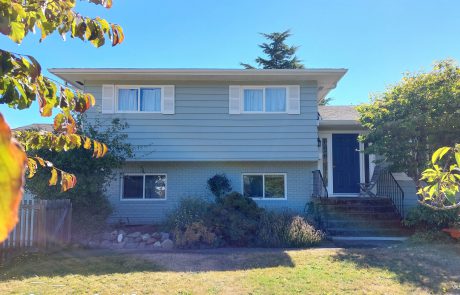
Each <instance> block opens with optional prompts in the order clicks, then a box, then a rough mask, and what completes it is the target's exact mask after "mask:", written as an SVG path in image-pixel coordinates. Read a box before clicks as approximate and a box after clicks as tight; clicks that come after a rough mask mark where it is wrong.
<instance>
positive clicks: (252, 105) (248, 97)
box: [228, 85, 300, 115]
mask: <svg viewBox="0 0 460 295" xmlns="http://www.w3.org/2000/svg"><path fill="white" fill-rule="evenodd" d="M228 109H229V114H257V113H259V114H270V113H271V114H292V115H298V114H300V86H299V85H287V86H281V85H276V86H268V85H267V86H260V85H258V86H252V85H251V86H250V85H230V87H229V102H228Z"/></svg>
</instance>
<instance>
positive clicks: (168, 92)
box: [163, 85, 175, 115]
mask: <svg viewBox="0 0 460 295" xmlns="http://www.w3.org/2000/svg"><path fill="white" fill-rule="evenodd" d="M174 96H175V95H174V85H169V86H165V87H163V114H168V115H173V114H174V110H175V104H174V99H175V98H174Z"/></svg>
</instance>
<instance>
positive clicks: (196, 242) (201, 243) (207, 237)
mask: <svg viewBox="0 0 460 295" xmlns="http://www.w3.org/2000/svg"><path fill="white" fill-rule="evenodd" d="M174 236H175V240H176V243H175V245H176V246H177V247H178V248H203V247H206V248H209V247H215V246H217V245H218V241H219V240H218V238H217V236H216V234H215V233H214V232H213V231H212V230H211V229H209V228H208V227H207V226H206V225H204V224H203V222H193V223H191V224H187V225H186V226H185V228H184V229H179V228H177V229H176V230H175V231H174Z"/></svg>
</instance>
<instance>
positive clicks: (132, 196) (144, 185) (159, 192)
mask: <svg viewBox="0 0 460 295" xmlns="http://www.w3.org/2000/svg"><path fill="white" fill-rule="evenodd" d="M122 199H124V200H144V199H145V200H164V199H166V174H126V175H123V189H122Z"/></svg>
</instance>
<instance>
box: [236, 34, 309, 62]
mask: <svg viewBox="0 0 460 295" xmlns="http://www.w3.org/2000/svg"><path fill="white" fill-rule="evenodd" d="M261 35H262V36H264V37H265V38H266V39H267V40H269V41H270V42H269V43H262V44H260V45H259V47H260V48H262V50H263V52H264V53H265V54H266V55H267V56H268V58H267V59H265V58H262V57H260V56H259V57H257V58H256V59H255V61H256V63H257V64H258V65H259V66H260V67H261V68H262V69H303V68H304V65H303V64H302V63H301V60H299V59H298V58H297V56H296V55H295V53H296V51H297V49H298V48H299V47H297V46H289V45H287V44H285V43H284V42H285V41H286V39H287V38H288V37H290V36H291V32H290V30H287V31H284V32H281V33H277V32H275V33H271V34H265V33H261ZM241 65H242V66H243V67H245V68H246V69H255V67H254V66H252V65H250V64H247V63H241Z"/></svg>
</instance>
